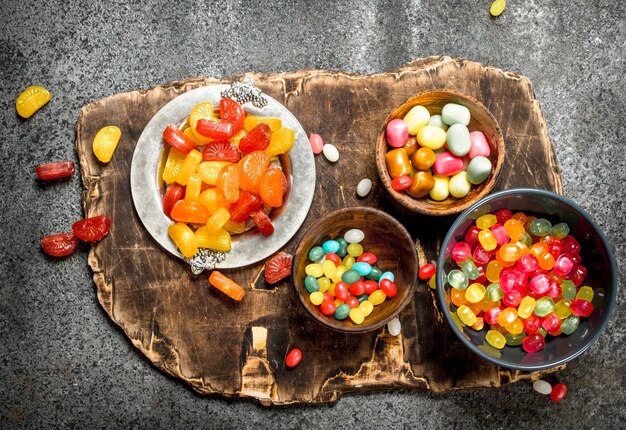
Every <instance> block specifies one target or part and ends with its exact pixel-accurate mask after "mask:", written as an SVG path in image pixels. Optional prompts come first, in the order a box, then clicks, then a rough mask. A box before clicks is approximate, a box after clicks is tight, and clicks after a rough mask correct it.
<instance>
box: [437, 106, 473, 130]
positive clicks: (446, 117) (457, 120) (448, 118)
mask: <svg viewBox="0 0 626 430" xmlns="http://www.w3.org/2000/svg"><path fill="white" fill-rule="evenodd" d="M471 118H472V115H471V114H470V111H469V109H468V108H466V107H465V106H462V105H459V104H456V103H447V104H446V105H445V106H444V107H443V109H441V120H442V121H443V122H445V123H446V124H448V125H453V124H463V125H465V126H468V125H469V123H470V119H471Z"/></svg>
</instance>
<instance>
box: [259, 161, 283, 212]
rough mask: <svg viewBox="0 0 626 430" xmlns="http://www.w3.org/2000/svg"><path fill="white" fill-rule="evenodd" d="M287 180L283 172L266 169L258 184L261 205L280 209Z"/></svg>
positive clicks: (271, 168) (272, 168)
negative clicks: (261, 200)
mask: <svg viewBox="0 0 626 430" xmlns="http://www.w3.org/2000/svg"><path fill="white" fill-rule="evenodd" d="M286 184H287V179H286V178H285V175H283V172H282V171H280V170H279V169H276V168H275V167H270V168H268V169H267V170H266V171H265V173H264V174H263V176H262V177H261V181H260V182H259V194H260V196H261V198H262V199H263V203H265V204H266V205H268V206H271V207H273V208H278V207H281V206H282V204H283V195H284V193H285V188H286Z"/></svg>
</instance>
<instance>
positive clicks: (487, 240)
mask: <svg viewBox="0 0 626 430" xmlns="http://www.w3.org/2000/svg"><path fill="white" fill-rule="evenodd" d="M478 241H479V242H480V244H481V245H482V247H483V248H485V251H493V250H494V249H496V247H497V246H498V241H497V240H496V237H495V236H494V235H493V233H492V232H491V230H489V229H486V230H481V231H480V232H479V233H478ZM491 282H495V281H491Z"/></svg>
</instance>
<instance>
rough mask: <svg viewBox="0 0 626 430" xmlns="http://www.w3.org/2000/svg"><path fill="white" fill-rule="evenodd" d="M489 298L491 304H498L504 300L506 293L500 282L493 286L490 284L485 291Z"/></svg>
mask: <svg viewBox="0 0 626 430" xmlns="http://www.w3.org/2000/svg"><path fill="white" fill-rule="evenodd" d="M485 294H486V295H487V298H488V299H489V301H490V302H497V301H498V300H502V298H503V297H504V291H502V289H501V288H500V281H496V282H494V283H492V284H489V286H488V287H487V290H486V291H485Z"/></svg>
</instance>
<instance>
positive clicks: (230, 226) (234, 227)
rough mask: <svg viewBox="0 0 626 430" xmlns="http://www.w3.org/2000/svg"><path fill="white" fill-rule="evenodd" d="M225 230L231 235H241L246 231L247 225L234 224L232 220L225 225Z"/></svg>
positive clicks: (241, 223)
mask: <svg viewBox="0 0 626 430" xmlns="http://www.w3.org/2000/svg"><path fill="white" fill-rule="evenodd" d="M224 230H226V231H227V232H229V233H230V234H241V233H243V232H244V231H246V223H245V222H232V221H231V220H228V221H227V222H226V224H224Z"/></svg>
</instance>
